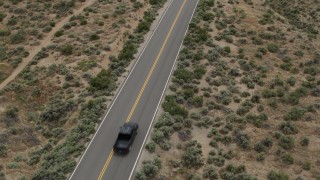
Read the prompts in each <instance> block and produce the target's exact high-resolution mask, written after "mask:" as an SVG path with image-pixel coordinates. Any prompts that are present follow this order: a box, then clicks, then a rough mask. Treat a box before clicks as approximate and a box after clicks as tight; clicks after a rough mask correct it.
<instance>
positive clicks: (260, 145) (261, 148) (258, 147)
mask: <svg viewBox="0 0 320 180" xmlns="http://www.w3.org/2000/svg"><path fill="white" fill-rule="evenodd" d="M254 150H255V151H257V152H259V153H261V152H264V151H265V150H266V147H265V146H264V144H263V143H262V142H257V143H256V144H255V145H254Z"/></svg>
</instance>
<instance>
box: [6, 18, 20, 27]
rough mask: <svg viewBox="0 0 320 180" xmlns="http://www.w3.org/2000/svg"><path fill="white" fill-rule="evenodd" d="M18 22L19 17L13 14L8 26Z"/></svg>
mask: <svg viewBox="0 0 320 180" xmlns="http://www.w3.org/2000/svg"><path fill="white" fill-rule="evenodd" d="M16 24H18V19H17V18H16V17H15V16H11V17H10V18H9V19H8V22H7V25H8V26H14V25H16Z"/></svg>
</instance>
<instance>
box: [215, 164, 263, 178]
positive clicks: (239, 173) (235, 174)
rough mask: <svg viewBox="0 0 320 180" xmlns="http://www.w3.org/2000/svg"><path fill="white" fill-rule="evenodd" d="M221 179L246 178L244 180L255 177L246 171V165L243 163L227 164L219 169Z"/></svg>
mask: <svg viewBox="0 0 320 180" xmlns="http://www.w3.org/2000/svg"><path fill="white" fill-rule="evenodd" d="M220 177H221V179H224V180H228V179H246V180H257V178H256V177H254V176H252V175H250V174H247V173H246V167H245V166H244V165H239V166H236V165H233V164H229V165H227V166H226V167H225V168H223V169H221V171H220Z"/></svg>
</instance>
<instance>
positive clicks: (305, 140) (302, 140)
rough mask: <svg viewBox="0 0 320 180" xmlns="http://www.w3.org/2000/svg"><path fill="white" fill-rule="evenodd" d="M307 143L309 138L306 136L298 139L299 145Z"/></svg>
mask: <svg viewBox="0 0 320 180" xmlns="http://www.w3.org/2000/svg"><path fill="white" fill-rule="evenodd" d="M309 143H310V140H309V138H308V137H306V136H305V137H303V138H302V139H301V141H300V144H301V146H308V145H309Z"/></svg>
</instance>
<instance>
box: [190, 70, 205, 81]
mask: <svg viewBox="0 0 320 180" xmlns="http://www.w3.org/2000/svg"><path fill="white" fill-rule="evenodd" d="M205 73H206V69H205V68H204V67H196V68H195V69H194V70H193V74H194V77H195V78H196V79H201V78H202V76H203V75H204V74H205Z"/></svg>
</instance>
